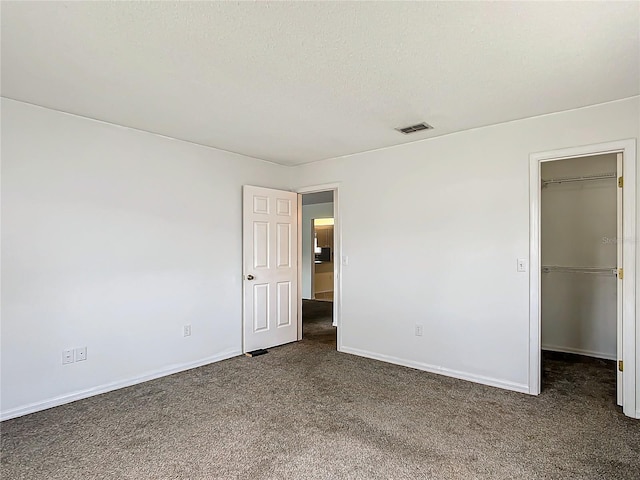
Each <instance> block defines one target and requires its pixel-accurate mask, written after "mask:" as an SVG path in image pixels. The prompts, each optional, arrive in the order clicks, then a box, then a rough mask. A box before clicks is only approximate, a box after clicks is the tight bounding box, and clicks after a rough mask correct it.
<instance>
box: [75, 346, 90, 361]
mask: <svg viewBox="0 0 640 480" xmlns="http://www.w3.org/2000/svg"><path fill="white" fill-rule="evenodd" d="M86 359H87V347H79V348H76V362H82V361H84V360H86Z"/></svg>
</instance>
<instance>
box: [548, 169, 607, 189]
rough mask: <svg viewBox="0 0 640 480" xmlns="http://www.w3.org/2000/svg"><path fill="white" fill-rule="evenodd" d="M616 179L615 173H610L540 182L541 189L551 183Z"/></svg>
mask: <svg viewBox="0 0 640 480" xmlns="http://www.w3.org/2000/svg"><path fill="white" fill-rule="evenodd" d="M617 177H618V174H617V173H616V172H610V173H599V174H597V175H584V176H582V177H561V178H550V179H549V180H542V188H544V187H546V186H547V185H550V184H552V183H570V182H584V181H587V180H605V179H608V178H617Z"/></svg>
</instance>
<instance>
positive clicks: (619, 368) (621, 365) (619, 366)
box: [618, 360, 624, 372]
mask: <svg viewBox="0 0 640 480" xmlns="http://www.w3.org/2000/svg"><path fill="white" fill-rule="evenodd" d="M618 370H620V371H621V372H624V362H623V361H622V360H618Z"/></svg>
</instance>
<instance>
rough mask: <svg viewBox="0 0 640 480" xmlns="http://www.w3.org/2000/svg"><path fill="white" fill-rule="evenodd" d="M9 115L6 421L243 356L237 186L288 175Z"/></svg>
mask: <svg viewBox="0 0 640 480" xmlns="http://www.w3.org/2000/svg"><path fill="white" fill-rule="evenodd" d="M1 106H2V357H1V360H2V370H1V378H2V384H1V391H2V397H1V407H2V416H3V417H10V416H15V415H18V414H21V413H25V412H27V411H30V410H36V409H40V408H44V407H46V406H49V405H53V404H56V403H61V402H64V401H67V400H71V399H73V398H77V397H78V396H83V395H87V394H89V393H95V392H97V391H100V390H103V389H108V388H113V387H114V386H118V385H123V384H126V383H128V382H129V383H130V382H133V381H136V380H137V379H138V380H139V379H141V378H147V377H149V376H156V375H159V374H161V373H163V372H164V373H166V372H168V371H173V370H179V369H181V368H186V367H187V366H190V365H197V364H202V363H208V362H211V361H213V360H216V359H220V358H225V357H229V356H233V355H236V354H239V353H240V352H241V311H242V310H241V309H242V288H241V274H242V267H241V265H242V263H241V201H242V197H241V185H243V184H257V185H263V186H273V187H286V184H287V183H288V175H289V172H288V170H287V169H286V168H285V167H280V166H276V165H274V164H271V163H267V162H263V161H260V160H255V159H251V158H248V157H244V156H241V155H235V154H231V153H227V152H223V151H219V150H215V149H211V148H206V147H201V146H197V145H193V144H189V143H186V142H181V141H177V140H172V139H168V138H164V137H160V136H156V135H152V134H148V133H144V132H140V131H136V130H131V129H126V128H121V127H117V126H113V125H109V124H104V123H100V122H96V121H92V120H88V119H84V118H80V117H75V116H71V115H66V114H63V113H59V112H56V111H53V110H48V109H44V108H39V107H34V106H31V105H27V104H23V103H20V102H16V101H12V100H7V99H2V104H1ZM185 324H191V325H192V336H191V337H187V338H184V337H183V336H182V326H183V325H185ZM77 346H87V347H88V360H87V361H85V362H80V363H75V364H71V365H64V366H63V365H62V364H61V354H62V350H63V349H64V348H69V347H77Z"/></svg>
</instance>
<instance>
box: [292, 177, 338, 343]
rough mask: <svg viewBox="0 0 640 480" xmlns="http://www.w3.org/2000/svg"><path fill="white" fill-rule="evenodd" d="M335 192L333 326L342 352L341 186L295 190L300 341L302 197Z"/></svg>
mask: <svg viewBox="0 0 640 480" xmlns="http://www.w3.org/2000/svg"><path fill="white" fill-rule="evenodd" d="M328 191H333V250H334V253H333V326H334V327H337V342H336V345H337V350H338V351H339V352H340V351H342V335H341V328H340V327H341V320H342V318H341V313H342V222H341V221H340V193H339V192H340V184H339V183H324V184H321V185H310V186H307V187H301V188H298V189H296V190H295V192H296V193H298V340H302V228H303V226H302V195H303V194H307V193H318V192H328Z"/></svg>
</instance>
